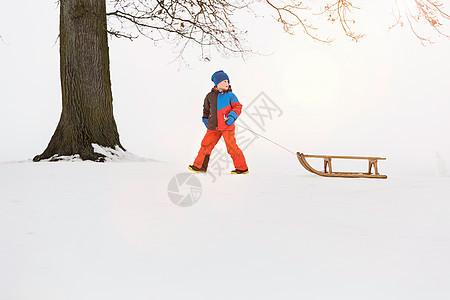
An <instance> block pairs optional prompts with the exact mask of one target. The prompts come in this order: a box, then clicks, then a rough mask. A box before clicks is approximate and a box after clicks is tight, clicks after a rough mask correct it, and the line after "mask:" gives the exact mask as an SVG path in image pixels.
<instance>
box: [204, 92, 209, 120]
mask: <svg viewBox="0 0 450 300" xmlns="http://www.w3.org/2000/svg"><path fill="white" fill-rule="evenodd" d="M208 95H209V94H208ZM208 95H206V97H205V101H204V102H203V119H209V108H210V103H209V97H208Z"/></svg>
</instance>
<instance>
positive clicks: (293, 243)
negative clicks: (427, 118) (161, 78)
mask: <svg viewBox="0 0 450 300" xmlns="http://www.w3.org/2000/svg"><path fill="white" fill-rule="evenodd" d="M292 165H293V168H291V169H287V170H282V169H280V170H278V171H275V172H268V171H267V170H264V169H263V168H262V167H258V166H255V167H254V168H252V169H251V173H250V174H249V175H240V176H238V175H229V174H226V173H223V174H221V176H219V174H218V173H214V172H216V171H212V172H213V173H212V174H213V175H216V178H215V179H214V178H213V176H211V174H209V175H208V174H206V175H201V174H194V175H189V176H193V177H190V180H191V181H192V180H195V179H193V178H196V179H198V181H199V182H200V184H201V187H200V190H199V189H193V190H192V191H195V192H196V193H195V194H194V195H193V196H194V198H195V197H197V198H196V200H197V199H198V202H196V203H195V204H194V205H192V206H189V207H181V206H177V205H175V204H174V203H172V202H171V200H170V198H169V196H170V195H169V193H168V189H172V188H173V187H170V185H169V183H170V182H171V181H172V180H173V178H174V176H176V175H179V174H182V173H185V172H187V169H186V165H184V164H183V165H182V164H173V163H162V162H154V161H147V162H146V161H141V162H136V161H135V162H108V163H92V162H59V163H46V162H44V163H31V162H28V161H27V162H15V163H1V164H0V186H1V189H0V199H1V200H0V245H1V255H0V282H1V288H0V299H6V300H19V299H20V300H22V299H24V300H25V299H27V300H28V299H32V300H38V299H45V300H51V299H57V300H62V299H108V300H110V299H208V300H210V299H245V300H247V299H346V300H348V299H357V300H361V299H377V300H378V299H383V300H385V299H395V300H398V299H407V300H412V299H449V298H450V284H449V283H450V255H449V253H450V217H449V216H450V196H449V195H450V178H448V177H396V176H390V177H389V178H388V179H387V180H367V179H336V178H323V177H318V176H315V175H313V174H310V173H307V171H305V170H304V169H302V167H301V166H300V164H298V162H295V158H294V159H293V161H292ZM297 167H298V168H297ZM228 171H229V170H228ZM388 175H389V174H388ZM172 182H173V181H172ZM199 191H200V192H201V195H200V194H199ZM172 192H173V191H172ZM179 193H180V194H186V195H187V194H188V193H190V189H189V188H188V186H186V184H184V185H182V186H180V190H179ZM198 196H200V197H199V198H198Z"/></svg>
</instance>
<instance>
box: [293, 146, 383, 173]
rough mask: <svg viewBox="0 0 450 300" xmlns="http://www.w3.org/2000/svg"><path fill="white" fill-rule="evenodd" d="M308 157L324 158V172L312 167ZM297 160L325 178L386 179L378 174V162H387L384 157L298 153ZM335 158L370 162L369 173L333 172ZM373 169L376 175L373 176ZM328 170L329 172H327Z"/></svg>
mask: <svg viewBox="0 0 450 300" xmlns="http://www.w3.org/2000/svg"><path fill="white" fill-rule="evenodd" d="M306 157H312V158H323V164H324V171H323V172H321V171H318V170H316V169H314V168H313V167H311V165H310V164H309V163H308V162H307V161H306ZM297 158H298V160H299V162H300V164H301V165H302V166H303V167H304V168H305V169H306V170H308V171H310V172H312V173H314V174H317V175H320V176H325V177H346V178H379V179H386V178H387V176H386V175H380V174H379V173H378V160H386V158H384V157H365V156H334V155H307V154H303V153H300V152H297ZM333 158H337V159H363V160H364V159H365V160H368V162H369V171H368V172H367V173H363V172H333V168H332V166H331V161H332V159H333ZM372 167H373V170H374V171H375V174H372ZM327 168H328V170H327Z"/></svg>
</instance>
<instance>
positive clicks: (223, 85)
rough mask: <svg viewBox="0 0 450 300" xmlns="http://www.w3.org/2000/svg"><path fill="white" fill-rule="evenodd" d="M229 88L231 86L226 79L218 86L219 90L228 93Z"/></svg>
mask: <svg viewBox="0 0 450 300" xmlns="http://www.w3.org/2000/svg"><path fill="white" fill-rule="evenodd" d="M228 87H229V84H228V80H227V79H225V80H223V81H221V82H219V83H218V84H217V88H218V89H219V90H221V91H226V90H228Z"/></svg>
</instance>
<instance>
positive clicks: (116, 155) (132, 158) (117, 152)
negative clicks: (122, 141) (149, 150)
mask: <svg viewBox="0 0 450 300" xmlns="http://www.w3.org/2000/svg"><path fill="white" fill-rule="evenodd" d="M92 147H93V148H94V152H95V153H99V154H102V155H104V156H105V158H104V159H105V161H107V162H113V161H114V162H118V161H120V162H150V161H154V160H153V159H149V158H144V157H140V156H137V155H136V154H133V153H131V152H130V151H124V150H123V149H121V148H120V147H119V146H117V145H116V147H115V148H114V149H112V148H109V147H103V146H100V145H98V144H92Z"/></svg>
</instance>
